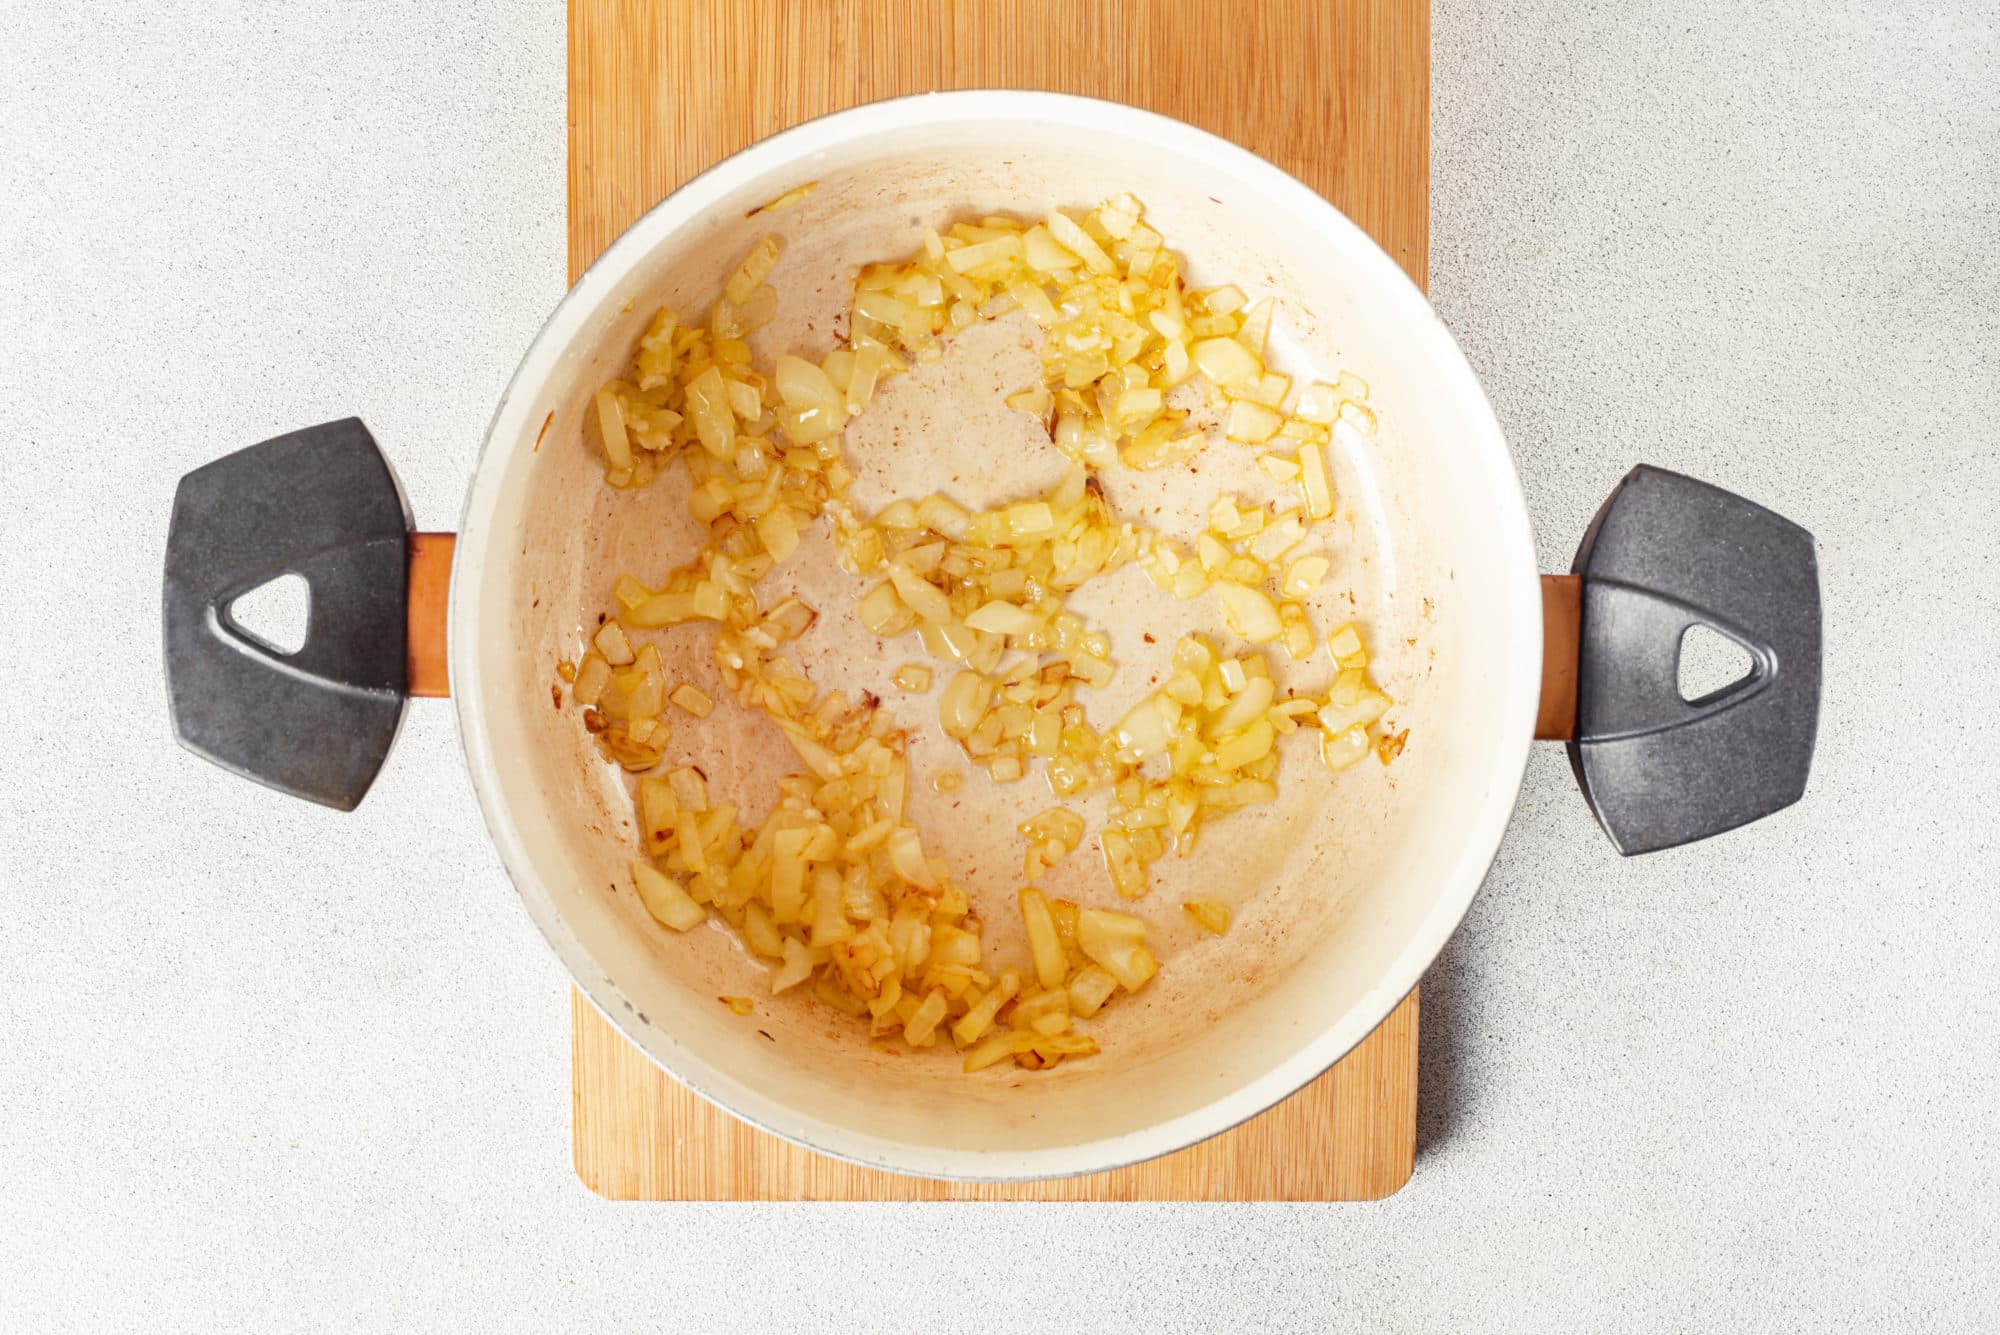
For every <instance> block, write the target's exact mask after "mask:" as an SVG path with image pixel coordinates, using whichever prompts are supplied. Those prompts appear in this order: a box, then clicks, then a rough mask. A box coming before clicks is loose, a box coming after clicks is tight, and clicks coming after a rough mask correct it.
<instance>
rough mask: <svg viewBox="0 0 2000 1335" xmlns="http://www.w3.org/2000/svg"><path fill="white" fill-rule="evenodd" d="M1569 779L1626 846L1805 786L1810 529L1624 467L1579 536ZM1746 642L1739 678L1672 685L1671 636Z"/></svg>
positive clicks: (1744, 815)
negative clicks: (1746, 662)
mask: <svg viewBox="0 0 2000 1335" xmlns="http://www.w3.org/2000/svg"><path fill="white" fill-rule="evenodd" d="M1573 569H1574V571H1575V573H1576V574H1577V575H1580V576H1581V577H1582V603H1581V614H1580V621H1579V627H1578V650H1577V676H1576V730H1575V735H1574V736H1573V737H1572V738H1571V740H1570V743H1569V757H1570V764H1571V766H1572V767H1573V768H1574V769H1575V771H1576V778H1577V783H1578V784H1579V785H1580V786H1581V787H1582V789H1583V796H1584V799H1585V800H1586V801H1588V802H1589V803H1590V809H1591V810H1592V811H1593V812H1594V813H1595V814H1596V816H1597V819H1598V822H1599V823H1600V824H1601V825H1602V826H1603V827H1604V832H1605V833H1606V834H1607V835H1609V836H1610V837H1611V842H1612V843H1613V844H1615V845H1616V846H1617V848H1618V851H1619V852H1621V853H1624V854H1628V855H1630V854H1634V853H1650V852H1653V851H1655V850H1657V849H1662V848H1672V847H1674V846H1676V845H1678V844H1685V843H1691V842H1692V841H1694V840H1696V839H1705V838H1707V837H1708V836H1710V835H1712V834H1721V833H1722V832H1723V831H1725V830H1732V829H1735V828H1736V827H1737V826H1739V825H1744V824H1748V823H1749V822H1750V821H1753V820H1757V819H1758V818H1760V817H1763V816H1768V815H1770V814H1771V813H1772V812H1774V811H1777V810H1780V809H1781V808H1784V807H1787V806H1790V805H1791V804H1792V803H1794V802H1796V801H1798V800H1799V798H1800V796H1801V795H1802V794H1803V793H1804V792H1805V787H1806V776H1807V774H1808V772H1809V771H1810V770H1811V768H1812V755H1813V741H1814V736H1815V734H1816V732H1817V730H1818V726H1819V688H1820V596H1819V562H1818V558H1817V556H1816V554H1815V548H1814V544H1813V536H1812V534H1810V533H1808V532H1807V531H1806V530H1805V529H1803V528H1800V527H1799V526H1798V525H1797V524H1794V523H1792V522H1791V521H1790V520H1789V519H1786V518H1784V517H1783V516H1782V515H1778V514H1774V513H1772V512H1771V511H1769V510H1766V509H1765V508H1763V507H1762V506H1760V505H1755V504H1752V503H1751V502H1749V501H1746V500H1744V499H1743V498H1742V497H1740V496H1733V495H1731V494H1730V493H1729V492H1726V491H1723V490H1721V489H1720V488H1718V487H1712V486H1709V485H1708V484H1707V483H1705V482H1697V481H1695V480H1694V479H1693V478H1689V477H1683V476H1681V475H1680V474H1678V473H1670V472H1667V471H1666V470H1664V469H1660V468H1650V467H1646V466H1643V465H1642V466H1640V467H1638V468H1635V469H1633V470H1632V472H1631V473H1630V474H1628V475H1627V476H1626V478H1625V480H1624V481H1622V482H1621V483H1619V484H1618V488H1617V490H1615V491H1613V492H1612V493H1611V496H1610V498H1609V499H1608V500H1606V501H1605V502H1604V506H1603V508H1602V509H1600V510H1599V511H1598V512H1597V517H1596V518H1595V519H1593V520H1592V521H1591V524H1590V528H1589V529H1588V530H1587V531H1586V532H1585V533H1584V535H1583V544H1582V546H1581V547H1579V548H1578V549H1577V554H1576V562H1575V565H1574V567H1573ZM1692 626H1706V627H1708V628H1709V629H1711V630H1714V631H1716V632H1719V633H1720V634H1722V635H1725V636H1727V637H1728V638H1730V639H1731V640H1734V641H1735V642H1736V643H1737V644H1739V645H1741V646H1742V647H1743V648H1744V649H1745V650H1747V651H1748V652H1749V655H1750V660H1751V667H1750V671H1749V673H1748V674H1747V675H1746V676H1744V677H1743V678H1742V679H1741V680H1739V681H1737V682H1734V683H1732V684H1731V685H1729V686H1725V687H1723V688H1722V689H1721V690H1719V691H1715V692H1712V693H1710V694H1708V695H1706V696H1703V697H1702V698H1700V699H1698V700H1692V701H1689V700H1684V699H1682V698H1681V693H1680V687H1679V669H1680V654H1681V642H1682V637H1683V636H1684V635H1685V634H1686V633H1687V631H1688V629H1689V628H1690V627H1692Z"/></svg>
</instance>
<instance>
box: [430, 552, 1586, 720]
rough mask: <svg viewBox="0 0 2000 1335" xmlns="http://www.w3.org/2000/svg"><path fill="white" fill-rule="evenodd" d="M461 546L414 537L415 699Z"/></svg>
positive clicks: (434, 663) (438, 649) (438, 695)
mask: <svg viewBox="0 0 2000 1335" xmlns="http://www.w3.org/2000/svg"><path fill="white" fill-rule="evenodd" d="M457 543H458V536H457V535H456V534H453V533H412V534H411V535H410V599H409V608H410V628H409V637H408V642H409V652H408V666H407V670H406V671H405V672H404V674H403V675H404V689H405V690H406V691H407V693H408V694H410V695H412V696H423V697H424V698H426V699H431V700H442V699H444V698H445V697H447V696H449V695H450V694H451V675H450V673H449V672H448V671H447V664H446V662H445V648H444V643H445V635H444V630H445V606H446V602H447V599H448V597H449V595H450V592H451V553H452V548H453V547H455V546H456V545H457ZM1572 657H1574V655H1572Z"/></svg>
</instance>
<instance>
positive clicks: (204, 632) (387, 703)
mask: <svg viewBox="0 0 2000 1335" xmlns="http://www.w3.org/2000/svg"><path fill="white" fill-rule="evenodd" d="M409 530H410V519H409V511H408V509H407V507H406V506H405V504H404V501H403V494H402V489H401V488H400V487H398V486H397V484H396V477H395V474H394V473H392V472H391V471H390V469H389V464H388V461H387V460H386V459H384V458H383V457H382V452H381V451H380V450H379V449H378V448H377V447H376V445H375V438H374V437H373V436H371V435H369V433H368V428H367V427H365V426H363V425H362V424H361V421H360V419H358V418H353V417H350V418H347V419H346V420H344V421H339V422H328V423H325V424H324V425H322V426H315V427H308V428H306V429H305V430H303V431H294V432H292V433H291V434H289V435H284V436H278V437H276V438H274V439H272V440H267V441H265V442H263V443H262V444H261V445H253V446H251V447H250V448H248V449H246V450H239V451H238V452H237V453H235V454H232V455H229V456H228V457H226V458H222V459H218V460H216V461H215V462H214V463H212V464H208V465H206V466H204V467H201V468H197V469H195V470H194V471H193V472H192V473H189V474H187V475H186V476H185V477H183V478H182V479H181V482H180V487H179V488H178V490H176V491H175V493H174V513H173V522H172V525H171V527H170V528H169V529H168V533H167V560H166V580H165V594H164V608H163V614H164V619H165V626H166V669H167V698H168V702H169V706H170V708H171V710H172V712H173V721H174V733H175V735H176V736H177V737H178V738H179V739H180V743H181V745H183V746H185V747H187V748H188V749H189V750H190V751H193V752H194V753H195V754H197V755H199V756H203V757H205V758H207V759H209V760H212V761H214V762H215V763H216V764H218V765H220V766H222V767H223V768H224V769H228V770H232V771H234V772H235V773H237V774H241V775H243V776H244V777H245V778H249V779H255V780H256V781H257V782H259V783H262V784H266V785H268V786H270V787H272V788H275V789H277V790H278V791H280V792H283V793H290V794H292V795H293V796H295V797H303V798H308V799H310V800H311V801H314V802H319V803H323V804H324V805H326V806H330V807H335V808H338V809H339V810H342V811H351V810H353V809H354V807H355V806H356V805H358V804H359V803H360V801H361V798H362V796H363V794H365V793H366V792H367V791H368V786H369V784H371V783H373V782H374V779H375V775H376V774H377V773H378V772H379V771H380V770H381V768H382V762H383V760H384V759H385V758H386V757H387V756H388V754H389V747H390V745H391V743H393V742H394V741H395V739H396V731H397V729H398V728H399V727H400V726H401V724H402V719H403V705H404V700H405V696H406V691H405V671H406V667H405V662H406V657H405V655H406V647H407V642H406V637H407V634H408V611H407V598H408V589H409V561H410V556H409ZM286 574H296V575H300V576H302V577H303V578H304V579H305V581H306V584H307V586H308V587H309V589H310V590H311V594H310V597H311V602H310V605H309V606H310V611H309V612H308V616H307V622H306V636H305V642H304V643H303V644H302V645H300V646H299V648H298V649H297V651H296V652H293V653H289V654H287V653H283V652H280V651H279V650H277V649H275V648H273V647H272V646H270V645H268V644H265V643H264V642H263V641H261V640H259V639H257V638H256V637H255V636H253V635H251V634H250V633H248V632H247V631H245V630H244V629H243V628H242V627H241V626H239V625H238V624H237V623H236V621H235V619H234V618H233V617H232V616H231V615H230V610H229V609H230V605H231V604H232V603H233V602H234V601H235V600H236V599H237V598H238V597H239V596H241V595H242V594H245V593H248V592H249V591H250V590H252V589H255V588H258V587H259V586H261V585H263V584H265V583H266V582H268V581H270V580H272V579H275V578H277V577H278V576H281V575H286Z"/></svg>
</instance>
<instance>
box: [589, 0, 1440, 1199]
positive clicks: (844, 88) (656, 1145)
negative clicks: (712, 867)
mask: <svg viewBox="0 0 2000 1335" xmlns="http://www.w3.org/2000/svg"><path fill="white" fill-rule="evenodd" d="M970 87H1010V88H1041V89H1051V90H1055V91H1060V92H1071V93H1085V94H1089V95H1092V96H1097V97H1106V98H1115V99H1117V100H1120V101H1124V102H1130V103H1133V104H1135V105H1138V106H1142V107H1147V108H1150V109H1152V110H1154V111H1160V112H1164V113H1166V114H1168V115H1171V116H1177V117H1179V118H1180V119H1182V120H1185V121H1188V122H1190V123H1192V124H1195V125H1198V126H1201V127H1202V128H1204V129H1207V130H1212V131H1214V132H1215V133H1217V134H1220V135H1223V136H1225V137H1227V138H1230V139H1233V140H1235V141H1236V142H1237V143H1239V144H1242V145H1244V146H1245V147H1247V148H1249V149H1251V150H1253V151H1255V152H1257V153H1260V154H1262V155H1263V156H1265V157H1267V158H1269V159H1270V160H1272V161H1273V162H1276V163H1277V164H1278V165H1280V166H1282V167H1284V168H1285V169H1286V170H1288V171H1290V172H1292V173H1294V174H1295V175H1297V176H1299V177H1300V178H1301V179H1303V180H1304V181H1306V182H1307V183H1308V184H1310V185H1311V186H1313V188H1315V189H1316V190H1318V191H1319V192H1320V193H1321V194H1323V195H1325V196H1326V197H1327V198H1328V199H1331V200H1332V201H1333V202H1334V203H1335V204H1337V205H1339V206H1340V207H1341V208H1342V209H1343V210H1344V211H1345V212H1346V213H1347V214H1348V216H1349V217H1351V218H1353V219H1354V220H1355V221H1356V222H1357V223H1359V224H1360V225H1361V226H1362V227H1364V228H1366V229H1367V231H1368V232H1369V234H1370V235H1372V236H1373V237H1375V239H1376V240H1377V241H1378V242H1380V243H1381V244H1382V246H1383V247H1384V248H1385V249H1386V250H1388V252H1389V253H1390V254H1391V255H1393V256H1395V257H1396V259H1397V261H1398V262H1399V263H1401V264H1402V266H1403V268H1404V269H1405V270H1406V271H1407V272H1408V273H1409V275H1410V276H1411V277H1412V278H1413V279H1415V280H1416V281H1417V283H1418V284H1419V285H1422V284H1423V283H1424V282H1425V280H1426V278H1427V276H1428V275H1427V271H1426V269H1427V257H1428V253H1429V209H1430V123H1429V117H1430V5H1429V2H1428V0H1228V2H1224V0H1178V2H1175V0H667V2H664V3H653V4H646V3H639V2H637V0H571V3H570V9H569V267H570V277H571V280H572V281H574V280H575V278H576V276H577V275H578V274H579V273H581V272H582V271H583V269H584V268H585V267H586V266H587V265H588V264H589V263H590V261H591V260H592V259H594V258H595V257H596V256H597V254H598V253H599V252H600V251H602V250H603V249H604V247H605V246H607V245H609V244H610V243H611V241H612V240H613V239H614V238H616V237H617V236H618V234H619V233H620V232H622V231H623V230H624V229H625V228H626V227H628V226H630V225H631V223H632V222H633V220H635V219H636V218H637V217H638V216H639V215H640V214H641V213H643V212H645V211H646V209H648V208H650V207H651V206H652V205H653V204H654V203H656V202H658V201H659V200H660V199H661V198H663V197H664V196H665V195H666V194H667V193H668V192H669V191H671V190H672V189H673V188H674V187H675V186H676V185H678V184H679V183H680V182H682V181H684V180H686V179H687V178H688V177H690V176H692V175H694V174H695V173H697V172H699V171H701V170H702V169H704V168H706V167H708V166H709V165H710V164H712V163H714V162H715V161H717V160H718V159H720V158H723V157H725V156H727V155H728V154H730V153H732V152H735V151H736V150H737V149H739V148H742V147H744V146H746V145H748V144H750V143H752V142H754V141H755V140H757V139H759V138H761V137H763V136H765V135H767V134H770V133H773V132H775V131H777V130H781V129H784V128H785V127H786V126H789V125H793V124H796V123H797V122H799V121H801V120H805V119H807V118H808V117H811V116H817V115H820V114H822V113H825V112H828V111H835V110H838V109H840V108H841V107H845V106H850V105H853V104H855V103H858V102H867V101H872V100H875V99H877V98H883V97H893V96H896V95H898V94H902V93H911V92H922V91H929V90H934V89H943V88H970ZM1417 1006H1418V1000H1417V994H1416V993H1414V992H1413V993H1411V994H1410V996H1409V997H1408V998H1407V999H1406V1000H1405V1001H1404V1002H1403V1004H1402V1005H1401V1006H1399V1007H1398V1008H1397V1009H1396V1011H1395V1012H1394V1013H1393V1014H1392V1015H1390V1017H1389V1018H1388V1019H1387V1020H1385V1021H1384V1022H1383V1023H1382V1025H1381V1027H1380V1028H1378V1029H1377V1030H1376V1031H1375V1032H1374V1033H1373V1034H1372V1035H1370V1036H1369V1038H1368V1039H1367V1040H1366V1041H1365V1042H1364V1043H1362V1044H1361V1046H1360V1047H1358V1048H1356V1049H1355V1050H1354V1051H1353V1052H1352V1053H1350V1054H1349V1055H1348V1056H1347V1058H1346V1059H1345V1060H1343V1061H1342V1062H1341V1063H1340V1064H1339V1065H1338V1066H1336V1067H1334V1069H1333V1070H1331V1071H1329V1072H1328V1073H1327V1074H1325V1075H1324V1076H1321V1077H1320V1078H1319V1079H1318V1080H1316V1081H1314V1082H1313V1083H1312V1084H1311V1085H1308V1086H1307V1087H1306V1088H1305V1089H1303V1090H1301V1091H1300V1092H1299V1093H1297V1094H1295V1095H1293V1096H1292V1097H1291V1098H1290V1099H1288V1100H1286V1101H1285V1102H1284V1103H1282V1104H1280V1105H1279V1106H1278V1107H1276V1108H1274V1109H1272V1110H1271V1111H1269V1112H1267V1113H1265V1114H1264V1115H1263V1116H1261V1117H1258V1118H1255V1119H1253V1120H1252V1121H1250V1122H1247V1123H1245V1124H1244V1125H1242V1126H1239V1127H1237V1128H1236V1129H1235V1130H1233V1131H1229V1132H1226V1133H1224V1134H1223V1135H1220V1136H1217V1137H1215V1138H1214V1139H1212V1140H1209V1141H1207V1142H1205V1143H1203V1144H1201V1145H1197V1146H1194V1147H1192V1148H1190V1149H1187V1150H1183V1151H1181V1152H1180V1153H1178V1154H1173V1155H1168V1156H1167V1157H1165V1158H1163V1159H1157V1160H1154V1161H1153V1162H1151V1163H1147V1164H1140V1165H1136V1166H1134V1167H1131V1168H1125V1169H1119V1170H1117V1171H1115V1172H1110V1173H1103V1174H1098V1175H1096V1176H1093V1177H1087V1178H1071V1179H1066V1180H1063V1181H1056V1182H1040V1183H1030V1184H1026V1185H1022V1186H993V1185H985V1184H976V1183H970V1184H967V1183H944V1182H933V1181H928V1180H925V1179H919V1178H906V1177H899V1176H896V1175H893V1174H888V1173H882V1172H878V1171H875V1170H871V1169H863V1168H856V1167H853V1166H851V1165H849V1164H845V1163H841V1162H839V1161H837V1160H833V1159H828V1158H826V1157H824V1156H822V1155H817V1154H814V1153H812V1152H810V1151H807V1150H802V1149H799V1148H798V1147H796V1146H794V1145H790V1144H788V1143H786V1142H784V1141H782V1140H779V1139H778V1138H776V1137H774V1136H771V1135H768V1134H766V1133H764V1132H761V1131H758V1130H755V1129H754V1128H752V1127H749V1126H747V1125H745V1124H744V1123H742V1122H740V1121H738V1120H737V1119H735V1118H733V1117H731V1116H730V1115H728V1114H727V1113H724V1112H722V1111H720V1110H718V1109H716V1108H714V1107H713V1106H711V1105H709V1104H707V1103H705V1102H703V1101H702V1100H701V1099H699V1098H697V1097H696V1096H694V1095H693V1094H690V1093H689V1092H688V1091H687V1090H686V1089H685V1088H684V1087H682V1086H681V1085H680V1084H678V1083H677V1082H675V1081H674V1080H672V1079H671V1078H670V1077H668V1076H666V1075H665V1074H663V1073H662V1072H661V1071H660V1070H659V1069H658V1068H657V1067H655V1066H654V1065H653V1064H652V1063H651V1062H650V1061H648V1060H647V1059H646V1058H645V1057H644V1056H643V1055H642V1054H641V1053H640V1052H639V1051H638V1050H637V1049H636V1048H634V1047H633V1046H632V1045H631V1044H629V1043H628V1042H626V1041H625V1039H624V1038H623V1037H622V1036H621V1035H620V1034H619V1033H618V1031H617V1030H616V1029H614V1028H613V1027H612V1026H611V1025H610V1023H609V1022H608V1021H606V1020H605V1019H604V1018H603V1017H602V1016H600V1015H599V1014H598V1013H597V1012H596V1010H594V1009H593V1008H592V1007H591V1005H590V1003H589V1002H587V1001H585V1000H584V999H583V998H582V997H581V996H580V995H579V996H573V997H572V1000H571V1018H572V1041H571V1057H572V1063H573V1077H574V1081H573V1084H574V1087H573V1094H574V1099H575V1106H574V1116H575V1124H574V1134H575V1161H576V1171H577V1174H578V1176H580V1177H581V1178H582V1179H583V1181H584V1183H585V1184H586V1185H587V1186H589V1187H590V1188H591V1189H592V1190H593V1191H596V1192H598V1193H599V1194H600V1195H603V1196H607V1197H610V1198H612V1199H617V1200H801V1199H810V1200H1375V1199H1379V1198H1381V1197H1384V1196H1387V1195H1389V1194H1391V1193H1392V1192H1394V1191H1396V1190H1397V1189H1398V1188H1400V1187H1401V1186H1402V1185H1403V1183H1404V1182H1406V1181H1407V1180H1408V1179H1409V1176H1410V1172H1411V1168H1412V1166H1413V1163H1414V1157H1415V1144H1416V1084H1417V1067H1416V1061H1417Z"/></svg>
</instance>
